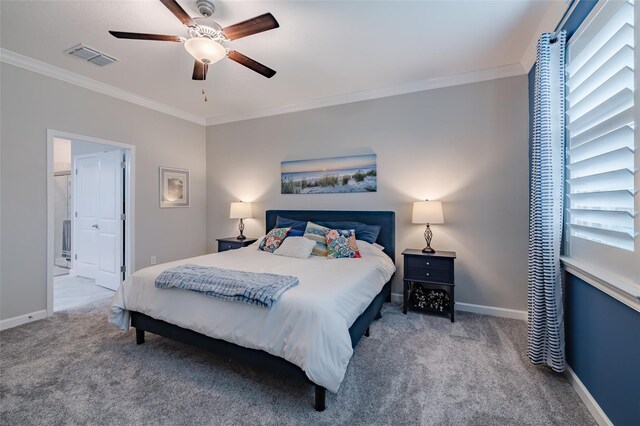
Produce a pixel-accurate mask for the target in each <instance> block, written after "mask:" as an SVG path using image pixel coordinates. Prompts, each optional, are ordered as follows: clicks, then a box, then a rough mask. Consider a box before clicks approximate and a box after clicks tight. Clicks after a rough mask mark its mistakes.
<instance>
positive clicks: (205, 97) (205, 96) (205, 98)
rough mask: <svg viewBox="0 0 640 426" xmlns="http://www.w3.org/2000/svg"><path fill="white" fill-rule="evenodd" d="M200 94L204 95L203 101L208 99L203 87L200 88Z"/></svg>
mask: <svg viewBox="0 0 640 426" xmlns="http://www.w3.org/2000/svg"><path fill="white" fill-rule="evenodd" d="M203 85H204V83H203ZM202 94H203V95H204V101H205V102H207V101H208V100H209V99H208V98H207V92H206V91H205V90H204V87H203V88H202Z"/></svg>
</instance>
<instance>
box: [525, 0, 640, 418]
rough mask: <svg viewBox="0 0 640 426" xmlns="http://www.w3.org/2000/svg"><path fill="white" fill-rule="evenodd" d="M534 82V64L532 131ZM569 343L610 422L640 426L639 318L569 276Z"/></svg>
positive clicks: (581, 12) (587, 5)
mask: <svg viewBox="0 0 640 426" xmlns="http://www.w3.org/2000/svg"><path fill="white" fill-rule="evenodd" d="M597 2H598V0H580V1H579V3H578V4H577V5H576V7H575V9H574V10H573V12H572V13H571V15H570V16H569V18H568V19H567V21H566V23H565V24H564V25H563V27H562V29H564V30H567V39H569V38H571V36H572V35H573V34H574V33H575V32H576V30H577V29H578V27H579V26H580V24H582V22H583V21H584V19H585V18H586V17H587V15H589V13H590V12H591V10H592V9H593V8H594V7H595V5H596V4H597ZM534 83H535V65H534V66H533V68H532V69H531V71H530V72H529V123H530V130H531V129H533V102H534ZM529 140H531V132H530V138H529ZM530 147H531V145H530ZM565 340H566V351H567V363H568V364H569V366H570V367H571V369H572V370H573V371H574V372H575V373H576V374H577V376H578V377H579V378H580V381H582V383H583V384H584V385H585V386H586V388H587V390H588V391H589V393H590V394H591V395H592V396H593V398H594V399H595V400H596V402H597V403H598V405H600V408H602V410H603V411H604V412H605V414H606V415H607V417H609V420H611V421H612V422H613V423H614V424H615V425H622V426H640V313H639V312H637V311H635V310H633V309H631V308H629V307H628V306H626V305H624V304H623V303H621V302H619V301H617V300H615V299H614V298H612V297H611V296H609V295H607V294H606V293H603V292H602V291H600V290H598V289H597V288H595V287H593V286H592V285H590V284H589V283H586V282H585V281H583V280H581V279H580V278H578V277H575V276H573V275H571V274H567V279H566V283H565Z"/></svg>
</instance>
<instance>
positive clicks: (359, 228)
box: [317, 222, 380, 244]
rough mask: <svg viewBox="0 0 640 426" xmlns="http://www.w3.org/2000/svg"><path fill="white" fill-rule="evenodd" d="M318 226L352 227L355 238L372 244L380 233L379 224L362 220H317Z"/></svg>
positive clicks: (333, 227) (330, 227)
mask: <svg viewBox="0 0 640 426" xmlns="http://www.w3.org/2000/svg"><path fill="white" fill-rule="evenodd" d="M317 223H318V225H320V226H326V227H327V228H329V229H353V230H354V231H356V239H358V240H362V241H366V242H368V243H369V244H373V243H375V242H376V240H377V239H378V234H380V226H378V225H367V224H366V223H362V222H317Z"/></svg>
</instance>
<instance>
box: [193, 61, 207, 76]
mask: <svg viewBox="0 0 640 426" xmlns="http://www.w3.org/2000/svg"><path fill="white" fill-rule="evenodd" d="M207 71H209V65H208V64H203V63H202V62H200V61H198V60H197V59H196V61H195V62H194V64H193V77H191V78H192V79H193V80H206V79H207Z"/></svg>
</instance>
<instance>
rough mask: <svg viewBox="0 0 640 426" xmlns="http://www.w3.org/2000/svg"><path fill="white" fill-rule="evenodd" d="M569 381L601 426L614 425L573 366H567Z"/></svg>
mask: <svg viewBox="0 0 640 426" xmlns="http://www.w3.org/2000/svg"><path fill="white" fill-rule="evenodd" d="M564 375H565V376H566V378H567V380H568V381H569V383H571V387H573V389H574V390H575V391H576V393H577V394H578V396H579V397H580V399H581V400H582V402H583V403H584V405H586V406H587V410H589V413H591V416H593V419H594V420H595V421H596V422H597V423H598V424H599V425H600V426H613V423H612V422H611V420H609V417H607V415H606V414H605V412H604V411H603V410H602V408H600V405H599V404H598V402H597V401H596V400H595V398H594V397H593V396H592V395H591V392H589V390H588V389H587V387H586V386H585V385H584V383H582V380H580V378H579V377H578V375H577V374H576V373H575V371H573V370H572V369H571V367H569V366H567V369H566V370H565V372H564Z"/></svg>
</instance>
